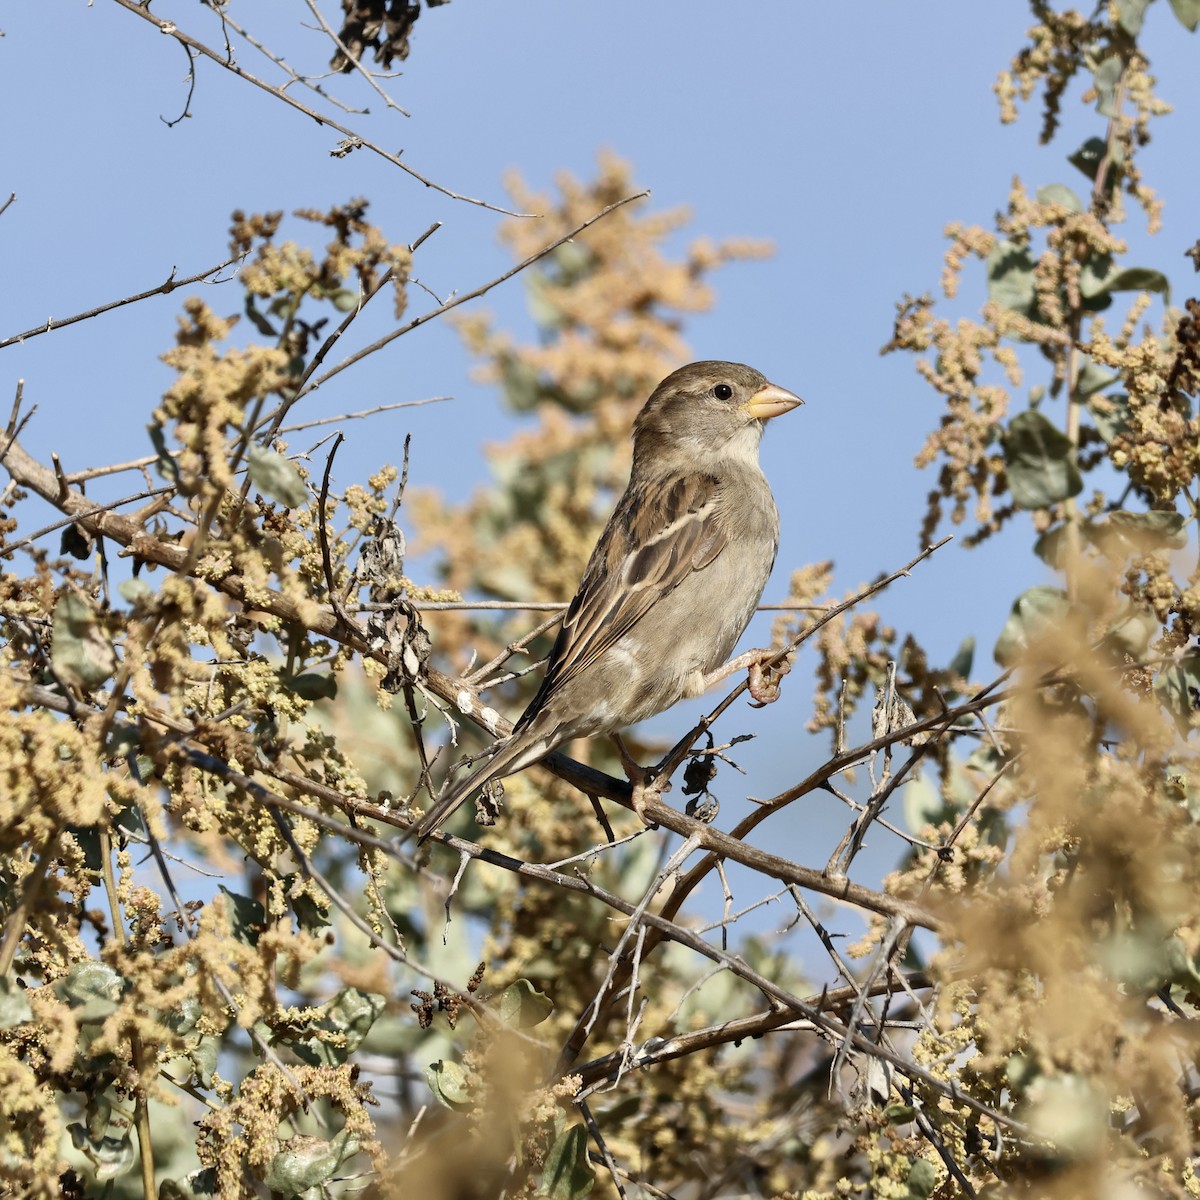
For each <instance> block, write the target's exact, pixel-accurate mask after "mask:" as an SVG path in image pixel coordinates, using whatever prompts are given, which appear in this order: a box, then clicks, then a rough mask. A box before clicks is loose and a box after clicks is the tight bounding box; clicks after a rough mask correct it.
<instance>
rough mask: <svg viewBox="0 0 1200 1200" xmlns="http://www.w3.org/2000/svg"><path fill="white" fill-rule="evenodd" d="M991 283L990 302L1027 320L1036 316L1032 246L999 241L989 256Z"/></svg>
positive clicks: (988, 276) (989, 279) (988, 265)
mask: <svg viewBox="0 0 1200 1200" xmlns="http://www.w3.org/2000/svg"><path fill="white" fill-rule="evenodd" d="M987 280H988V299H989V300H991V301H992V302H993V303H995V304H998V305H1000V307H1001V308H1011V309H1012V310H1013V311H1014V312H1019V313H1023V314H1024V315H1025V316H1031V315H1032V314H1033V308H1034V299H1035V294H1034V284H1033V258H1032V256H1031V255H1030V253H1029V247H1028V246H1022V245H1019V244H1017V243H1016V242H1009V241H1004V240H1000V241H997V242H996V244H995V245H994V246H993V247H992V250H991V253H990V254H989V255H988V261H987Z"/></svg>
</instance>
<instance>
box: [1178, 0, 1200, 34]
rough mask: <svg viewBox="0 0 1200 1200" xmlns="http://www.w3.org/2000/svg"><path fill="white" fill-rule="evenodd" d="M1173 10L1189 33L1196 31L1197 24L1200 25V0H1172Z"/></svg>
mask: <svg viewBox="0 0 1200 1200" xmlns="http://www.w3.org/2000/svg"><path fill="white" fill-rule="evenodd" d="M1171 11H1172V12H1173V13H1174V14H1175V15H1176V17H1178V18H1179V23H1180V24H1181V25H1182V26H1183V27H1184V28H1185V29H1186V30H1187V31H1188V33H1195V32H1196V26H1197V25H1200V0H1171Z"/></svg>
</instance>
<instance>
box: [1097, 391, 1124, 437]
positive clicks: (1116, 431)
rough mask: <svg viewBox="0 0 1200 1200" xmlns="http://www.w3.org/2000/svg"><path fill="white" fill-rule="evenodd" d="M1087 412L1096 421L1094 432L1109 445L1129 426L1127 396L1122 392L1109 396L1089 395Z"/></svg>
mask: <svg viewBox="0 0 1200 1200" xmlns="http://www.w3.org/2000/svg"><path fill="white" fill-rule="evenodd" d="M1087 409H1088V412H1089V413H1090V414H1091V416H1092V420H1093V421H1095V422H1096V432H1097V433H1099V435H1100V436H1101V437H1102V438H1103V439H1104V442H1105V445H1108V446H1111V445H1112V444H1113V442H1114V441H1116V439H1117V438H1118V437H1119V436H1120V435H1121V434H1123V433H1124V432H1125V430H1126V429H1128V428H1129V397H1128V396H1127V395H1125V393H1124V392H1118V393H1116V394H1115V395H1111V396H1091V397H1089V398H1088V401H1087Z"/></svg>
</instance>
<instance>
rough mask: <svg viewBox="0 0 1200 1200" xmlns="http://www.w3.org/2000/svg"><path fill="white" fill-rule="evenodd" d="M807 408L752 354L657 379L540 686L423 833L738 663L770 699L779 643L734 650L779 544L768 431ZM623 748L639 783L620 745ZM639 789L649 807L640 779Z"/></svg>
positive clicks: (757, 691)
mask: <svg viewBox="0 0 1200 1200" xmlns="http://www.w3.org/2000/svg"><path fill="white" fill-rule="evenodd" d="M802 403H803V401H802V400H801V399H800V397H799V396H796V395H793V393H791V392H789V391H785V390H784V389H783V388H781V387H777V386H776V385H775V384H773V383H769V382H768V381H767V379H766V378H765V376H763V375H761V374H759V372H758V371H755V370H753V369H752V368H750V367H747V366H744V365H742V364H741V363H729V362H697V363H691V364H690V365H689V366H686V367H681V368H680V369H679V370H678V371H675V372H674V373H673V374H671V375H668V376H667V378H666V379H664V380H663V381H662V383H660V384H659V385H658V387H657V388H655V390H654V394H653V395H652V396H651V397H650V399H649V400H647V401H646V404H645V406H644V407H643V408H642V410H641V412H640V413H639V414H638V416H637V419H636V421H635V422H634V426H633V469H632V472H631V475H630V480H629V486H628V487H627V488H626V489H625V494H624V495H623V496H622V497H621V499H620V501H619V502H618V504H617V507H616V508H615V509H614V511H613V514H612V516H611V517H610V518H609V521H608V524H607V525H606V526H605V527H604V532H603V533H602V534H601V535H600V540H599V541H598V542H597V543H596V548H595V549H594V550H593V551H592V556H591V558H590V559H589V560H588V565H587V569H586V570H585V571H584V573H583V579H582V580H581V581H580V584H579V590H578V591H577V592H576V594H575V598H574V599H573V600H572V601H571V604H570V606H569V607H568V609H567V611H566V615H565V616H564V617H563V621H562V626H561V628H560V629H559V633H558V638H557V640H556V641H555V643H554V649H553V650H551V652H550V659H549V663H548V665H547V668H546V675H545V678H544V679H543V680H542V686H541V688H540V689H539V690H538V693H537V695H536V696H534V698H533V700H532V701H531V702H530V704H529V707H528V708H526V709H525V711H524V713H522V715H521V717H520V719H519V720H518V721H517V723H516V725H514V726H513V731H512V733H511V735H510V736H509V737H508V738H507V740H506V741H505V742H504V743H503V744H502V745H501V746H500V748H499V750H498V751H497V752H496V754H495V755H494V756H493V757H492V759H491V760H490V761H489V762H487V763H485V764H484V765H483V766H481V767H479V768H478V769H476V770H475V771H473V772H472V773H471V774H470V775H468V776H467V778H466V779H464V780H463V781H462V782H461V783H458V784H455V785H453V786H452V787H451V788H450V789H449V790H448V791H447V793H446V794H445V795H444V796H442V797H441V799H439V800H438V801H437V803H435V804H434V806H433V807H432V808H431V809H430V811H429V812H428V813H427V814H425V816H424V817H422V818H421V820H420V821H419V822H418V824H417V826H416V828H415V832H416V834H417V836H418V837H419V838H420V839H421V840H424V839H425V838H427V837H429V835H430V834H432V833H433V832H434V831H435V830H437V829H438V828H439V827H440V826H441V825H442V824H443V822H445V821H446V819H447V818H448V817H449V816H450V814H451V813H453V812H454V810H455V809H456V808H458V806H459V805H460V804H462V802H463V801H464V800H466V799H468V798H469V797H470V796H471V795H472V794H474V793H475V792H476V791H478V789H479V788H480V787H481V786H482V785H483V784H485V783H487V782H488V781H489V780H492V779H498V778H501V777H502V776H505V775H511V774H512V773H513V772H515V771H519V770H521V769H522V768H523V767H527V766H529V765H530V763H534V762H537V760H538V759H540V758H542V757H543V756H545V755H547V754H549V753H550V751H552V750H553V749H554V748H555V747H556V746H559V745H560V744H561V743H563V742H565V741H569V740H570V739H572V738H577V737H590V736H593V735H595V734H599V733H615V732H616V731H617V730H620V729H622V728H624V727H625V726H626V725H633V724H635V723H636V722H638V721H641V720H644V719H645V718H646V717H651V716H653V715H654V714H655V713H660V712H662V711H663V710H664V709H667V708H670V707H671V705H672V704H674V703H675V702H676V701H678V700H681V699H683V698H684V697H689V698H690V697H694V696H698V695H700V693H701V692H703V691H704V690H705V689H706V688H708V687H710V686H711V685H712V684H714V683H716V682H717V681H718V680H720V679H724V678H725V677H726V676H728V675H730V674H732V673H733V672H735V671H739V670H744V669H749V670H750V672H751V687H750V690H751V693H752V695H754V696H755V698H756V699H758V700H760V701H765V700H766V699H768V698H771V697H769V694H768V691H767V690H765V689H764V687H763V685H762V676H761V665H762V663H763V661H764V660H765V659H766V658H768V657H770V652H769V651H762V650H755V651H750V652H749V653H747V654H743V655H740V656H739V657H738V658H736V659H734V660H733V661H731V662H728V663H727V662H725V659H726V657H727V656H728V654H729V652H730V651H731V650H732V649H733V647H734V645H735V644H736V642H737V640H738V638H739V637H741V635H742V633H743V631H744V630H745V628H746V626H747V624H748V623H749V621H750V617H751V615H752V614H753V612H754V609H755V607H756V606H757V604H758V601H759V597H760V596H761V595H762V591H763V588H764V587H765V586H766V583H767V577H768V576H769V575H770V573H771V567H772V566H773V565H774V563H775V552H776V550H777V549H778V546H779V512H778V510H777V509H776V507H775V500H774V497H773V496H772V495H771V488H770V486H769V485H768V483H767V480H766V477H765V476H764V475H763V473H762V469H761V468H760V467H759V465H758V445H759V442H760V440H761V439H762V433H763V425H764V422H766V421H768V420H769V419H770V418H771V417H777V416H779V415H781V414H782V413H786V412H788V411H789V410H791V409H793V408H795V407H796V406H797V405H798V404H802ZM722 664H724V665H722ZM756 671H757V673H756ZM618 747H620V742H619V741H618ZM622 758H623V759H624V760H625V765H626V769H627V770H628V771H629V772H630V775H631V778H636V776H637V774H638V772H639V770H640V769H639V768H637V766H636V764H633V763H632V762H631V761H630V760H628V759H627V757H626V755H625V754H624V751H623V749H622ZM634 795H635V806H636V799H637V796H638V789H637V787H636V786H635V792H634Z"/></svg>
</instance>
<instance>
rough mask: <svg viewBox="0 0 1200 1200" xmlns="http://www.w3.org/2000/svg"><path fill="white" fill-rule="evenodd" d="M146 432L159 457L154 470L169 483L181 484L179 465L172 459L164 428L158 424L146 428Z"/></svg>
mask: <svg viewBox="0 0 1200 1200" xmlns="http://www.w3.org/2000/svg"><path fill="white" fill-rule="evenodd" d="M146 432H147V433H148V434H149V435H150V444H151V445H152V446H153V447H154V453H155V454H156V455H157V456H158V459H157V461H156V462H155V464H154V469H155V470H156V471H157V472H158V473H159V475H161V476H162V478H163V479H165V480H166V481H167V482H168V483H176V484H177V483H178V482H179V464H178V463H177V462H176V461H175V460H174V459H173V458H172V457H171V454H170V452H169V451H168V450H167V439H166V435H165V434H164V433H163V428H162V426H161V425H159V424H158V423H157V422H155V423H152V424H150V425H147V426H146Z"/></svg>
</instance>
